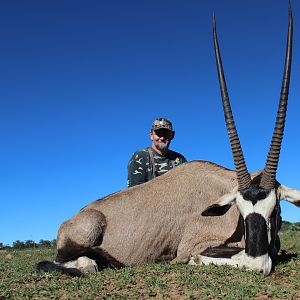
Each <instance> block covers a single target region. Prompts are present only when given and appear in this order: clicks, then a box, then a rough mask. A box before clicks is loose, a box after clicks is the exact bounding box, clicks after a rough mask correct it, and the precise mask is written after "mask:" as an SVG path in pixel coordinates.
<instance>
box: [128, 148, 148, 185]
mask: <svg viewBox="0 0 300 300" xmlns="http://www.w3.org/2000/svg"><path fill="white" fill-rule="evenodd" d="M146 168H147V167H146V162H145V159H144V158H143V155H142V153H141V152H139V151H138V152H135V153H134V154H133V155H132V157H131V159H130V160H129V163H128V177H127V186H128V187H132V186H135V185H138V184H141V183H144V182H146V171H147V170H146Z"/></svg>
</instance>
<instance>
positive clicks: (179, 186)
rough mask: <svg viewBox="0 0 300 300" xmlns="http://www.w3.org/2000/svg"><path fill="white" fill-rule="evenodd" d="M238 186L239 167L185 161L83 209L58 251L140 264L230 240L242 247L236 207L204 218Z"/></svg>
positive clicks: (182, 256)
mask: <svg viewBox="0 0 300 300" xmlns="http://www.w3.org/2000/svg"><path fill="white" fill-rule="evenodd" d="M236 185H237V182H236V174H235V171H232V170H229V169H226V168H223V167H221V166H219V165H216V164H214V163H211V162H207V161H192V162H189V163H186V164H183V165H181V166H178V167H176V168H175V169H173V170H172V171H170V172H168V173H166V174H164V175H162V176H160V177H157V178H155V179H153V180H151V181H149V182H147V183H144V184H142V185H139V186H135V187H132V188H129V189H126V190H123V191H120V192H118V193H115V194H112V195H109V196H107V197H105V198H103V199H100V200H97V201H95V202H92V203H91V204H89V205H88V206H86V207H84V208H83V209H82V210H81V211H80V212H79V213H78V214H76V215H75V216H73V217H72V218H71V219H70V220H68V221H67V222H64V223H63V224H62V226H61V228H60V230H59V233H58V237H57V245H58V253H59V254H61V255H66V253H67V255H66V256H72V255H74V256H76V255H77V256H80V255H78V253H80V252H84V250H86V249H88V248H93V249H94V250H96V251H97V250H101V251H102V252H105V253H107V254H108V255H109V256H110V257H112V258H114V259H115V260H116V261H118V262H120V263H121V264H124V265H136V264H141V263H150V262H158V261H170V260H172V259H174V258H176V257H178V261H185V260H187V257H188V256H189V255H196V254H199V253H201V251H203V250H205V249H206V248H208V247H212V246H217V245H221V244H224V243H226V242H227V243H231V245H235V246H240V247H242V246H243V240H242V236H243V231H242V228H239V227H238V221H239V215H240V214H239V212H238V210H237V208H236V207H235V206H234V207H232V208H231V209H230V210H229V211H228V212H227V213H226V214H225V215H224V216H220V217H203V216H201V212H202V211H204V210H205V209H206V208H207V207H208V206H209V205H212V204H213V203H214V202H215V201H216V200H218V198H220V197H221V196H222V195H224V194H225V193H228V192H230V191H231V190H232V189H233V188H234V187H235V186H236ZM236 230H237V232H235V231H236ZM233 235H234V237H232V236H233ZM70 245H71V246H70ZM73 246H74V247H73ZM72 252H73V253H72ZM76 252H77V253H76ZM175 261H176V260H175Z"/></svg>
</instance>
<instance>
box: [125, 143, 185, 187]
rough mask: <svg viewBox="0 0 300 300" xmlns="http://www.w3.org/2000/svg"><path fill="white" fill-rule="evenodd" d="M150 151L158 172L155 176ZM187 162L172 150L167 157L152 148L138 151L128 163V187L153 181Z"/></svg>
mask: <svg viewBox="0 0 300 300" xmlns="http://www.w3.org/2000/svg"><path fill="white" fill-rule="evenodd" d="M148 149H150V151H151V150H152V154H153V160H154V163H155V171H156V172H155V175H154V172H153V165H152V162H151V158H150V155H149V152H148ZM186 161H187V160H186V159H185V157H184V156H183V155H181V154H180V153H177V152H175V151H172V150H168V153H167V154H166V155H165V156H163V155H160V154H159V153H157V152H156V151H155V150H153V149H152V148H151V147H148V148H145V149H141V150H139V151H136V152H135V153H133V155H132V157H131V159H130V160H129V163H128V180H127V186H128V187H132V186H134V185H138V184H141V183H144V182H147V181H149V180H151V179H153V177H154V176H155V177H156V176H160V175H162V174H164V173H166V172H168V171H169V170H171V169H172V168H173V167H176V166H178V165H180V164H182V163H185V162H186Z"/></svg>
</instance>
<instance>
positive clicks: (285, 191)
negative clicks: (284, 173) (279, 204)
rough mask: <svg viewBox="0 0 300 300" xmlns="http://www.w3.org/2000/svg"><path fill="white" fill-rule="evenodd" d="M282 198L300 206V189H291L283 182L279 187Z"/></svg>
mask: <svg viewBox="0 0 300 300" xmlns="http://www.w3.org/2000/svg"><path fill="white" fill-rule="evenodd" d="M278 191H279V195H280V196H279V197H280V200H287V201H289V202H290V203H293V204H294V205H296V206H298V207H300V191H299V190H296V189H291V188H288V187H286V186H284V185H283V184H281V185H280V186H279V188H278Z"/></svg>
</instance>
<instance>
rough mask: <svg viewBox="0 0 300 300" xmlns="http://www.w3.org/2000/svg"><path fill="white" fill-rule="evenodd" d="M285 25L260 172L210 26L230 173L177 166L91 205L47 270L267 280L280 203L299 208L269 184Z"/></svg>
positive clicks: (282, 109) (207, 165)
mask: <svg viewBox="0 0 300 300" xmlns="http://www.w3.org/2000/svg"><path fill="white" fill-rule="evenodd" d="M292 32H293V21H292V13H291V8H289V26H288V37H287V47H286V58H285V67H284V75H283V81H282V88H281V95H280V101H279V108H278V113H277V118H276V125H275V129H274V133H273V137H272V141H271V146H270V150H269V154H268V157H267V160H266V165H265V167H264V169H263V170H262V171H261V172H257V173H253V174H250V173H249V172H248V170H247V167H246V164H245V161H244V156H243V152H242V148H241V145H240V142H239V138H238V134H237V130H236V127H235V123H234V119H233V116H232V112H231V107H230V102H229V98H228V94H227V88H226V82H225V77H224V71H223V67H222V62H221V56H220V51H219V45H218V39H217V33H216V22H215V20H214V26H213V33H214V47H215V54H216V62H217V69H218V76H219V82H220V89H221V96H222V103H223V109H224V115H225V121H226V126H227V131H228V135H229V139H230V143H231V148H232V153H233V159H234V163H235V169H236V170H235V171H233V170H229V169H226V168H224V167H222V166H219V165H217V164H214V163H212V162H208V161H192V162H189V163H185V164H183V165H181V166H178V167H176V168H175V169H173V170H171V171H169V172H168V173H166V174H164V175H162V176H160V177H157V178H155V179H153V180H151V181H149V182H147V183H144V184H141V185H138V186H135V187H132V188H129V189H125V190H123V191H120V192H118V193H115V194H112V195H109V196H107V197H105V198H103V199H100V200H97V201H94V202H92V203H91V204H89V205H87V206H86V207H84V208H82V209H81V210H80V211H79V212H78V213H77V214H76V215H74V216H73V217H72V218H71V219H69V220H68V221H66V222H64V223H63V224H62V225H61V227H60V229H59V232H58V236H57V256H56V258H55V261H54V263H51V262H45V261H44V262H40V263H39V264H38V269H40V270H52V269H56V270H63V271H66V272H69V273H70V274H71V273H72V272H73V274H81V272H89V271H95V270H98V269H100V268H102V267H105V266H116V267H120V266H127V265H130V266H131V265H137V264H143V263H153V262H162V261H172V262H174V263H175V262H184V263H190V264H210V263H213V264H229V265H233V266H237V267H245V268H246V269H250V270H258V271H259V272H262V273H263V274H265V275H268V274H269V273H270V271H271V269H272V258H273V257H274V256H275V255H276V254H277V252H278V250H279V247H280V241H279V237H278V230H279V229H280V223H281V217H280V200H282V199H285V200H287V201H290V202H291V203H294V204H295V205H296V206H300V191H299V190H295V189H290V188H287V187H285V186H284V185H281V184H280V183H278V182H277V180H276V171H277V166H278V161H279V155H280V148H281V142H282V138H283V133H284V124H285V117H286V110H287V102H288V92H289V82H290V71H291V60H292Z"/></svg>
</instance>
